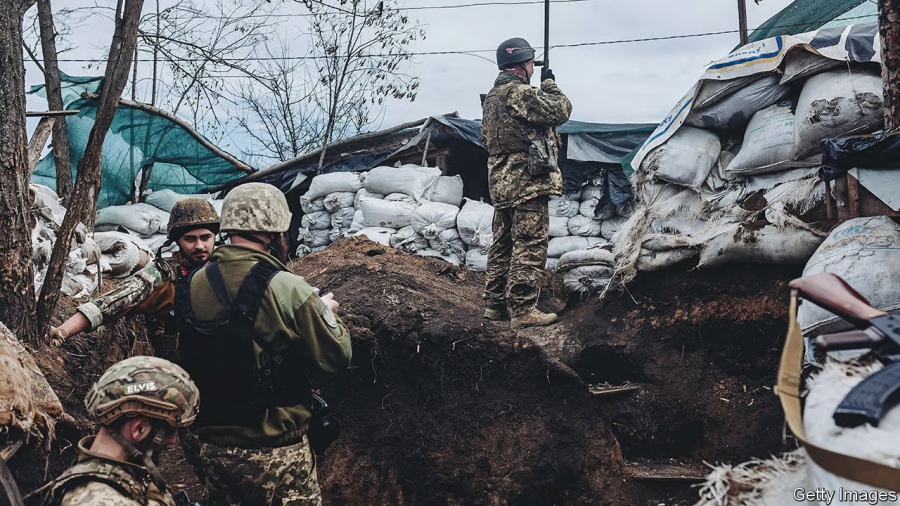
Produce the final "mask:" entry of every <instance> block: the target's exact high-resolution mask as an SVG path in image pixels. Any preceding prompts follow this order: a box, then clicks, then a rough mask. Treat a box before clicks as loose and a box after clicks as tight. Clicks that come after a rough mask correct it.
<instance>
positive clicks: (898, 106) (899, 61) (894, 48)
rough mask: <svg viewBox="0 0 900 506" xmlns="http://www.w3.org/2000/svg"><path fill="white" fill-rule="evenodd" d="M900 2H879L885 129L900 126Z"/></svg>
mask: <svg viewBox="0 0 900 506" xmlns="http://www.w3.org/2000/svg"><path fill="white" fill-rule="evenodd" d="M898 20H900V0H878V31H879V32H880V33H881V77H882V79H883V80H884V128H885V130H888V129H891V128H896V127H898V126H900V79H898V71H900V23H898V22H897V21H898Z"/></svg>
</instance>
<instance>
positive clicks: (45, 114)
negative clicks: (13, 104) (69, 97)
mask: <svg viewBox="0 0 900 506" xmlns="http://www.w3.org/2000/svg"><path fill="white" fill-rule="evenodd" d="M80 112H81V111H79V110H78V109H75V110H72V111H25V116H26V117H28V118H57V117H59V116H75V115H76V114H78V113H80Z"/></svg>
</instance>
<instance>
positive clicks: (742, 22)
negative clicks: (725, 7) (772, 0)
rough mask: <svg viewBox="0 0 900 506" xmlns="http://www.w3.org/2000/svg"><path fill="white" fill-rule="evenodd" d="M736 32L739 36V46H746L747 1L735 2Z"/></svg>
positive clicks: (738, 0)
mask: <svg viewBox="0 0 900 506" xmlns="http://www.w3.org/2000/svg"><path fill="white" fill-rule="evenodd" d="M737 3H738V30H739V31H740V34H741V45H742V46H743V45H746V44H747V40H748V39H747V0H737Z"/></svg>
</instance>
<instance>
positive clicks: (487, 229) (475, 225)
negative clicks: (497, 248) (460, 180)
mask: <svg viewBox="0 0 900 506" xmlns="http://www.w3.org/2000/svg"><path fill="white" fill-rule="evenodd" d="M551 219H552V218H551ZM493 220H494V206H492V205H490V204H485V203H484V202H479V201H477V200H470V199H465V204H463V207H462V209H460V211H459V214H457V215H456V228H457V230H458V231H459V237H460V238H461V239H462V240H463V242H465V243H466V244H468V245H469V246H473V247H477V248H482V249H487V248H488V247H489V246H490V245H491V242H492V241H493V237H494V233H493V229H492V223H493Z"/></svg>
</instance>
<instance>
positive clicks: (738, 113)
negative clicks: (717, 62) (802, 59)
mask: <svg viewBox="0 0 900 506" xmlns="http://www.w3.org/2000/svg"><path fill="white" fill-rule="evenodd" d="M780 80H781V76H779V75H778V74H774V73H773V74H771V75H768V76H765V77H763V78H761V79H757V80H756V81H754V82H752V83H750V84H748V85H747V86H744V87H743V88H741V89H740V90H738V91H736V92H734V93H733V94H731V95H730V96H729V97H728V98H726V99H724V100H721V101H719V102H716V103H715V104H712V105H709V106H706V107H700V108H696V107H695V108H694V109H693V110H692V111H691V112H690V113H689V114H688V115H687V118H685V120H684V123H685V124H686V125H691V126H694V127H697V128H704V129H707V130H730V129H733V128H742V127H744V126H745V125H746V124H747V122H748V121H750V117H751V116H753V113H755V112H756V111H759V110H760V109H764V108H766V107H768V106H770V105H772V104H774V103H776V102H779V101H781V100H784V99H785V98H787V96H788V95H790V93H791V88H790V86H783V85H780V84H778V82H779V81H780Z"/></svg>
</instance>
